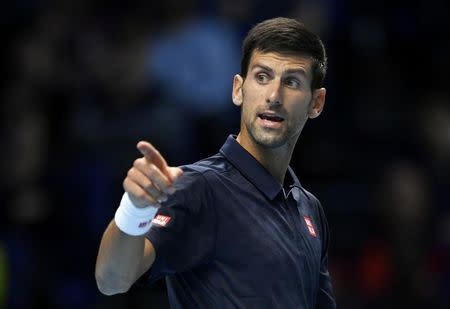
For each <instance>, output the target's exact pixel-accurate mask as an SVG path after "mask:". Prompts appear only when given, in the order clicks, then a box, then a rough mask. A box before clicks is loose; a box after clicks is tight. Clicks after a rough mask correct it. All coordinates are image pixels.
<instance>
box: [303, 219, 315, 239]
mask: <svg viewBox="0 0 450 309" xmlns="http://www.w3.org/2000/svg"><path fill="white" fill-rule="evenodd" d="M303 219H305V223H306V227H307V228H308V231H309V234H310V235H311V236H314V237H317V234H316V230H315V229H314V226H313V223H312V220H311V218H310V217H307V216H303Z"/></svg>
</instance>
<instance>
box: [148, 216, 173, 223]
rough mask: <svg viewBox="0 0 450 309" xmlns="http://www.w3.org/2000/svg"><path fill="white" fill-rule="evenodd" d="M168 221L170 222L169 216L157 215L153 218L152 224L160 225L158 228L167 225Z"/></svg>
mask: <svg viewBox="0 0 450 309" xmlns="http://www.w3.org/2000/svg"><path fill="white" fill-rule="evenodd" d="M169 221H170V217H169V216H163V215H157V216H156V217H155V218H153V220H152V224H157V225H160V226H166V225H167V223H169Z"/></svg>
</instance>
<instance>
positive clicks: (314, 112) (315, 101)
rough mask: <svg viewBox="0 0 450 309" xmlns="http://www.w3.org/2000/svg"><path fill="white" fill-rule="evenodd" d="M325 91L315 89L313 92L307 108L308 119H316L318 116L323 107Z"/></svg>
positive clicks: (323, 89)
mask: <svg viewBox="0 0 450 309" xmlns="http://www.w3.org/2000/svg"><path fill="white" fill-rule="evenodd" d="M326 93H327V90H326V89H325V88H319V89H315V90H314V91H313V97H312V102H311V105H310V107H309V111H308V116H309V118H310V119H313V118H316V117H318V116H319V115H320V113H321V112H322V110H323V106H324V105H325V95H326Z"/></svg>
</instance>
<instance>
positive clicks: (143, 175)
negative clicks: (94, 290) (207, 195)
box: [95, 141, 183, 295]
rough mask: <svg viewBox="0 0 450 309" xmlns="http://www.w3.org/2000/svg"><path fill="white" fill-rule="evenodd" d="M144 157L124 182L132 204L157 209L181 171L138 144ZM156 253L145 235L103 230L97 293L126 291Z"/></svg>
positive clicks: (111, 228) (111, 226) (147, 146)
mask: <svg viewBox="0 0 450 309" xmlns="http://www.w3.org/2000/svg"><path fill="white" fill-rule="evenodd" d="M137 148H138V150H139V151H140V152H141V153H142V155H143V157H142V158H139V159H137V160H135V161H134V163H133V166H132V167H131V168H130V169H129V171H128V173H127V177H126V178H125V180H124V182H123V187H124V190H125V191H126V192H127V193H128V195H129V197H130V200H131V201H132V203H133V205H134V206H135V207H138V208H146V207H159V203H158V201H159V200H162V199H164V198H167V194H168V193H170V192H171V190H173V188H172V185H173V182H174V181H175V180H176V179H177V178H178V177H179V176H181V174H182V173H183V172H182V170H181V169H180V168H178V167H170V166H168V165H167V163H166V161H165V160H164V158H163V157H162V156H161V154H160V153H159V151H158V150H156V149H155V148H154V147H153V146H152V145H151V144H150V143H147V142H142V141H141V142H139V143H138V144H137ZM155 257H156V253H155V249H154V247H153V245H152V244H151V242H150V241H149V240H148V239H147V238H146V237H145V236H144V235H142V236H130V235H127V234H126V233H124V232H122V231H121V230H120V229H119V228H118V227H117V225H116V223H115V222H114V220H112V221H111V223H110V224H109V225H108V227H107V228H106V230H105V232H104V234H103V237H102V240H101V243H100V248H99V251H98V255H97V263H96V266H95V278H96V281H97V286H98V289H99V290H100V292H102V293H103V294H105V295H113V294H118V293H125V292H127V291H128V290H129V289H130V287H131V286H132V285H133V283H134V282H135V281H136V280H137V279H138V278H139V277H140V276H142V275H143V274H144V273H145V272H146V271H147V270H148V269H150V267H151V265H152V264H153V262H154V261H155Z"/></svg>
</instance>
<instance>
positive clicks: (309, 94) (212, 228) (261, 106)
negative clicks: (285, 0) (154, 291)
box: [95, 18, 336, 309]
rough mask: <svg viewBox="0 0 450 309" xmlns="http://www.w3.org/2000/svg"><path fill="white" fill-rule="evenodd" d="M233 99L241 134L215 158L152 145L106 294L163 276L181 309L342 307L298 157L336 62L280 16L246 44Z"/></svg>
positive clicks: (111, 236)
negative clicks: (177, 160) (184, 155)
mask: <svg viewBox="0 0 450 309" xmlns="http://www.w3.org/2000/svg"><path fill="white" fill-rule="evenodd" d="M242 51H243V55H242V62H241V72H240V74H237V75H236V76H234V81H233V90H232V99H233V102H234V104H235V105H237V106H240V108H241V122H240V132H239V134H238V135H237V136H234V135H230V136H229V137H228V138H227V140H226V141H225V143H224V145H223V146H222V148H221V149H220V151H219V152H218V153H217V154H216V155H214V156H212V157H209V158H206V159H204V160H201V161H199V162H196V163H194V164H190V165H185V166H183V167H172V166H169V165H168V164H167V162H166V161H165V159H164V158H163V156H162V155H161V154H160V153H159V152H158V150H156V149H155V148H154V147H153V146H152V145H151V144H150V143H148V142H145V141H141V142H139V143H138V144H137V148H138V149H139V151H140V152H141V153H142V157H141V158H139V159H137V160H136V161H135V162H134V164H133V166H132V167H131V168H130V169H129V171H128V174H127V177H126V178H125V180H124V182H123V186H124V189H125V193H124V195H123V198H122V201H121V203H120V206H119V207H118V209H117V211H116V213H115V217H114V220H112V222H111V223H110V224H109V226H108V227H107V229H106V231H105V233H104V235H103V238H102V241H101V244H100V249H99V253H98V258H97V264H96V272H95V274H96V280H97V284H98V288H99V290H100V291H101V292H102V293H104V294H106V295H112V294H116V293H125V292H127V291H128V290H129V289H130V287H131V286H132V285H133V284H134V283H135V282H136V281H137V280H140V281H146V282H152V281H155V280H157V279H159V278H161V277H165V279H166V283H167V291H168V297H169V302H170V304H171V306H172V307H173V308H259V309H261V308H335V307H336V303H335V299H334V295H333V291H332V284H331V280H330V275H329V272H328V266H327V247H328V243H329V234H328V226H327V221H326V218H325V215H324V212H323V210H322V207H321V205H320V203H319V201H318V200H317V199H316V198H315V197H314V196H313V195H312V194H311V193H309V192H308V191H307V190H305V189H304V188H303V187H302V185H301V184H300V182H299V180H298V178H297V176H296V175H295V173H294V171H293V170H292V169H291V168H290V167H289V162H290V160H291V157H292V153H293V151H294V147H295V145H296V143H297V140H298V138H299V136H300V134H301V132H302V129H303V127H304V125H305V123H306V121H307V120H308V119H309V118H316V117H317V116H319V115H320V113H321V112H322V109H323V107H324V103H325V94H326V90H325V88H323V80H324V77H325V72H326V68H327V58H326V53H325V49H324V46H323V44H322V42H321V40H320V39H319V38H318V37H317V36H316V35H315V34H313V33H312V32H310V31H309V30H308V29H307V28H305V26H304V25H303V24H301V23H300V22H298V21H296V20H293V19H288V18H274V19H269V20H266V21H263V22H261V23H259V24H257V25H256V26H254V27H253V28H252V29H251V30H250V31H249V33H248V35H247V36H246V38H245V40H244V42H243V50H242Z"/></svg>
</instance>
